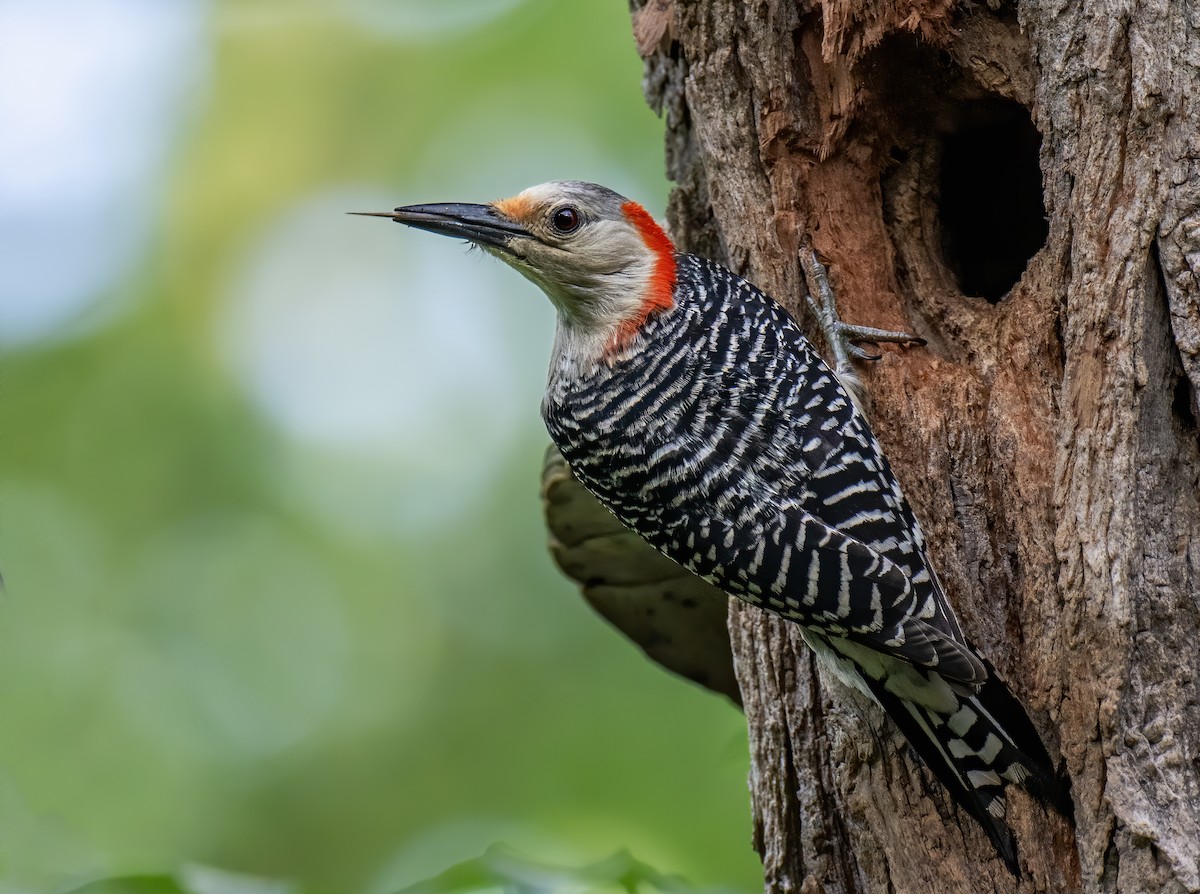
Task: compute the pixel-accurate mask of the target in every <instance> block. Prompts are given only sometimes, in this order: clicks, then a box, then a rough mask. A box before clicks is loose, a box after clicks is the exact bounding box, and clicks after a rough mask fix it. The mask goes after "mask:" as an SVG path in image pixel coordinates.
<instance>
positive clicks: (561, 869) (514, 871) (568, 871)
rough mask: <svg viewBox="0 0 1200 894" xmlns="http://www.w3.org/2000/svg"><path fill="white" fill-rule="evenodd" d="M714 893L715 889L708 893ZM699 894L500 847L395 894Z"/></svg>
mask: <svg viewBox="0 0 1200 894" xmlns="http://www.w3.org/2000/svg"><path fill="white" fill-rule="evenodd" d="M707 890H709V891H710V892H711V894H716V891H717V889H707ZM492 891H504V892H512V894H568V892H569V894H617V892H624V894H655V892H660V894H701V891H702V889H699V888H695V887H693V886H692V885H690V884H688V883H687V882H686V881H685V880H684V879H682V878H680V877H679V876H673V875H664V874H663V873H661V872H659V871H657V870H656V869H654V868H653V867H651V866H648V865H646V864H645V863H642V862H641V861H639V860H636V859H634V858H633V857H632V856H631V855H630V854H629V853H627V852H620V853H616V854H613V855H612V856H611V857H608V858H607V859H604V860H600V861H598V862H596V863H591V864H588V865H585V866H578V867H566V866H550V865H547V864H544V863H539V862H536V861H533V860H530V859H528V858H526V857H523V856H520V855H518V854H516V853H513V852H511V851H509V850H507V849H504V848H497V847H493V848H489V849H488V850H487V851H486V852H485V853H484V854H483V855H482V856H479V857H476V858H474V859H471V860H464V861H463V862H461V863H459V864H457V865H455V866H451V867H449V868H448V869H446V870H445V871H443V872H441V873H439V874H438V875H437V876H435V877H434V878H431V879H427V880H425V881H421V882H417V883H416V884H414V885H410V886H408V887H406V888H404V889H403V890H401V891H398V892H395V894H475V892H492ZM71 894H300V892H299V891H298V890H297V889H296V888H295V887H294V886H292V885H289V884H287V883H284V882H277V881H272V880H268V879H262V878H255V877H251V876H245V875H237V874H233V873H226V872H221V871H220V870H215V869H212V868H209V867H203V866H190V867H186V868H184V869H183V870H181V871H180V872H177V873H173V874H170V875H166V874H164V875H134V876H124V877H117V878H109V879H100V880H98V881H94V882H91V883H89V884H86V885H84V886H82V887H80V888H76V889H75V890H74V891H72V892H71Z"/></svg>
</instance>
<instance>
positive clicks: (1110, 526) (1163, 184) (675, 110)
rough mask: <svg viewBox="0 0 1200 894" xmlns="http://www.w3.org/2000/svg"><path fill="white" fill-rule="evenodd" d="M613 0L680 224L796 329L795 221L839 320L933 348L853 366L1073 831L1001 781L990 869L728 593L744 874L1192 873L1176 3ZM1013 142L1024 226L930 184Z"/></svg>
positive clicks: (1187, 361) (1194, 270) (781, 887)
mask: <svg viewBox="0 0 1200 894" xmlns="http://www.w3.org/2000/svg"><path fill="white" fill-rule="evenodd" d="M633 5H634V7H635V9H634V23H635V33H636V35H637V39H638V42H639V46H640V47H641V49H642V51H643V55H644V56H646V58H647V68H646V72H647V80H646V89H647V96H648V97H649V99H650V101H651V103H652V104H653V105H654V106H656V107H657V108H660V109H662V110H663V112H664V114H665V119H666V125H667V164H668V170H669V173H670V175H671V177H672V178H673V179H674V180H675V182H676V183H677V184H678V185H677V188H676V189H675V191H674V193H673V195H672V198H671V202H670V207H669V214H668V216H669V222H670V225H671V228H672V230H673V233H674V236H675V238H676V240H677V242H678V244H679V245H680V247H681V248H682V249H684V250H689V251H695V252H698V253H702V254H706V255H709V256H712V257H715V258H718V259H720V260H722V261H724V262H725V263H726V264H728V265H729V266H730V267H731V268H732V269H734V270H735V271H737V272H739V273H740V274H742V275H744V276H746V277H747V278H749V279H750V280H752V281H753V282H755V283H757V284H758V285H759V286H761V287H763V288H764V289H765V290H766V291H767V292H769V293H770V294H772V295H774V296H775V297H776V298H778V299H781V300H782V301H783V302H784V303H785V304H788V306H789V307H790V308H791V309H792V310H793V311H794V312H795V313H797V315H798V316H799V317H800V319H802V320H803V319H804V317H803V310H802V308H801V306H800V303H799V301H798V300H797V299H798V297H799V296H800V295H802V294H803V287H802V280H801V277H800V273H799V269H798V264H797V260H796V248H797V245H798V242H799V240H800V239H801V238H802V236H804V235H805V234H808V235H810V236H811V238H812V240H813V242H814V244H815V246H816V248H817V249H818V250H819V251H820V252H821V253H822V254H823V255H824V256H825V257H826V258H828V259H829V261H830V263H831V277H832V280H833V283H834V286H835V288H836V289H837V290H838V293H839V300H840V308H841V311H842V316H843V318H844V319H847V320H849V321H851V322H860V323H866V324H869V325H874V326H882V327H885V328H909V329H912V330H915V331H916V332H918V333H919V334H920V335H922V336H924V337H925V338H926V339H927V340H928V342H929V346H928V348H925V349H920V350H907V351H904V352H899V351H894V350H887V351H886V353H885V356H884V358H883V359H882V360H881V361H880V362H878V363H877V364H875V365H873V366H872V367H871V368H869V369H867V370H865V372H864V378H865V380H866V384H867V389H868V392H869V394H870V397H871V401H872V410H871V414H870V415H871V419H872V423H873V425H874V427H875V430H876V433H877V434H878V435H879V436H880V438H881V439H882V440H883V441H884V443H885V445H886V447H887V450H888V454H889V456H890V458H891V460H892V463H893V466H894V467H895V469H896V471H897V474H898V475H899V477H900V479H901V481H902V482H903V483H904V485H905V487H906V490H907V493H908V496H909V499H910V501H911V502H912V503H913V505H914V507H915V508H916V511H917V514H918V515H919V516H920V518H921V519H922V521H923V523H924V525H925V530H926V536H927V538H928V540H929V542H930V544H931V550H932V553H933V559H934V561H935V563H936V565H937V567H938V569H939V571H940V573H941V575H942V579H943V581H944V582H945V583H946V584H947V589H948V591H949V592H950V594H951V599H952V601H953V602H954V603H955V605H956V607H957V608H958V610H959V613H960V615H961V617H962V619H963V622H964V624H965V626H966V628H967V629H968V631H970V635H971V636H972V638H973V639H974V640H975V642H976V643H977V644H978V646H979V648H980V649H981V651H983V652H984V653H985V654H986V655H988V656H989V657H990V658H991V660H992V661H993V662H994V663H995V665H996V666H997V667H998V668H999V670H1000V672H1001V674H1002V675H1003V676H1005V678H1006V679H1007V680H1008V681H1009V682H1010V683H1011V684H1012V686H1013V688H1014V690H1015V691H1016V692H1017V693H1018V695H1019V696H1020V697H1021V698H1022V700H1023V701H1024V702H1025V704H1026V705H1028V706H1029V708H1030V712H1031V715H1032V716H1033V718H1034V720H1035V723H1036V724H1037V725H1038V727H1039V729H1040V730H1041V731H1042V733H1043V736H1044V738H1045V740H1046V742H1047V745H1048V746H1049V748H1050V751H1051V753H1052V754H1054V755H1056V756H1057V755H1061V757H1062V760H1063V762H1064V766H1065V768H1066V770H1067V772H1068V773H1069V775H1070V778H1071V780H1072V785H1073V793H1074V799H1075V805H1076V809H1075V819H1076V827H1075V828H1074V829H1072V828H1071V826H1070V825H1069V824H1068V823H1066V822H1064V821H1062V820H1060V819H1058V818H1056V817H1053V816H1047V815H1046V813H1045V812H1044V811H1042V810H1041V809H1040V808H1039V807H1038V806H1036V805H1035V804H1033V803H1031V802H1030V801H1029V800H1028V799H1026V798H1023V797H1022V796H1021V795H1019V794H1013V795H1012V796H1011V798H1010V820H1011V822H1012V825H1013V827H1014V829H1015V831H1016V833H1017V836H1018V841H1019V843H1020V847H1021V854H1022V862H1023V864H1024V870H1025V871H1024V873H1023V878H1022V880H1021V881H1020V882H1016V881H1014V879H1013V878H1012V877H1011V876H1009V875H1008V873H1007V872H1006V871H1005V870H1004V868H1003V866H1002V865H1001V864H1000V862H999V861H998V860H996V859H995V858H994V857H993V855H992V853H991V850H990V848H989V846H988V844H987V841H986V840H985V838H984V836H983V835H982V833H981V832H980V831H979V829H978V828H977V827H976V825H975V824H974V823H973V822H972V821H971V820H970V819H969V818H968V817H966V816H965V815H964V814H962V813H961V812H959V811H957V810H956V809H955V808H954V807H953V805H952V804H951V803H950V802H949V801H948V799H947V798H946V796H945V795H944V794H943V792H942V791H941V790H940V788H939V786H938V785H937V783H936V782H935V781H933V780H932V777H930V776H929V775H928V774H927V773H926V772H925V771H924V770H923V769H921V768H920V767H919V765H918V763H917V762H916V761H915V760H914V759H913V758H912V757H911V756H910V755H909V753H908V752H907V750H906V748H905V747H904V746H903V742H902V739H901V738H900V736H899V734H898V733H897V732H896V730H895V728H894V727H893V726H891V725H890V723H889V722H888V721H887V720H886V719H885V718H884V717H883V716H882V715H881V714H880V712H879V711H878V710H876V709H875V708H874V707H873V706H871V705H868V704H866V703H865V702H864V701H863V700H861V699H859V698H857V697H856V696H855V695H853V694H852V693H849V692H848V691H846V690H845V689H843V688H841V687H840V686H837V685H836V684H835V683H833V682H831V681H827V680H825V679H822V678H820V677H819V676H817V675H816V674H815V673H814V667H813V662H812V659H811V657H810V655H809V653H808V652H807V650H806V649H805V647H804V646H803V644H802V643H801V641H800V639H799V637H798V636H797V635H796V633H795V631H794V630H793V629H790V628H789V626H788V625H787V624H784V623H782V622H779V621H777V620H774V619H772V618H771V617H769V616H767V615H765V614H763V613H761V612H758V611H756V610H753V609H749V608H742V607H739V606H735V607H734V608H733V609H732V610H731V612H730V618H729V621H730V631H731V636H732V642H733V655H734V660H735V663H736V669H737V676H738V681H739V683H740V687H741V693H742V697H743V700H744V704H745V710H746V716H747V720H748V722H749V726H750V735H751V745H752V757H753V769H752V772H751V780H750V782H751V790H752V797H753V812H754V828H755V842H756V846H757V847H758V849H759V850H760V851H761V853H762V857H763V863H764V867H765V872H766V885H767V888H768V889H769V890H778V891H803V892H819V891H824V892H829V894H833V892H858V891H872V892H875V891H878V892H884V891H896V892H930V891H933V892H942V891H972V892H976V891H993V890H994V891H1014V890H1019V891H1054V892H1057V891H1079V890H1085V891H1094V892H1101V891H1103V892H1147V894H1149V892H1154V894H1159V892H1183V891H1192V892H1195V891H1200V864H1198V861H1200V806H1198V805H1200V699H1198V685H1200V684H1198V677H1197V675H1198V673H1200V645H1198V643H1200V595H1198V594H1200V444H1198V434H1197V400H1196V395H1197V392H1198V388H1200V280H1198V277H1200V126H1198V125H1197V114H1198V113H1197V103H1198V102H1200V6H1198V5H1197V4H1196V3H1195V2H1194V0H1151V2H1146V3H1138V4H1134V3H1131V2H1128V0H1046V2H1023V3H1021V4H1019V5H1017V6H1012V5H1008V4H1005V3H1001V2H992V3H989V5H988V6H983V5H973V4H969V3H955V2H953V0H674V2H670V0H650V3H649V5H646V4H645V3H643V2H642V0H634V4H633ZM1031 123H1032V125H1033V126H1034V127H1036V132H1034V131H1033V130H1032V128H1031V127H1030V124H1031ZM1038 134H1040V137H1041V143H1040V150H1039V149H1038V144H1037V135H1038ZM997 147H1000V149H1001V150H1002V151H1000V152H999V153H997V152H995V151H989V150H994V149H996V148H997ZM1009 155H1011V156H1013V158H1016V159H1018V160H1019V159H1020V158H1022V157H1023V158H1026V160H1027V161H1029V163H1030V164H1035V165H1036V166H1037V167H1035V168H1034V170H1035V173H1036V171H1037V170H1038V169H1040V183H1038V182H1037V178H1036V177H1035V180H1034V191H1035V192H1036V191H1037V189H1038V187H1040V192H1041V201H1042V203H1044V209H1045V221H1048V229H1047V228H1046V223H1045V221H1042V222H1040V223H1039V219H1040V218H1041V209H1040V208H1034V210H1033V211H1032V212H1030V210H1029V208H1028V207H1025V208H1024V210H1020V209H1018V210H1017V211H1013V215H1014V216H1013V218H1012V221H1011V223H1007V222H1006V224H1005V228H1002V230H1001V232H1000V233H999V234H998V235H996V236H992V237H991V241H990V242H989V241H988V237H987V235H986V220H985V218H988V217H994V215H993V212H992V211H991V210H989V209H988V207H987V206H984V205H979V204H973V203H971V202H967V203H966V206H965V207H961V205H962V203H961V202H959V204H958V205H957V206H956V204H955V203H956V200H957V199H958V198H959V197H960V196H961V195H962V194H969V193H970V190H971V189H972V188H973V187H972V186H971V184H972V183H975V184H979V183H985V184H986V183H987V182H989V181H992V180H995V181H997V182H1000V183H1002V184H1007V183H1008V182H1009V181H1008V180H1007V179H1006V178H1008V177H1009V176H1010V172H1007V171H1004V170H1001V169H1002V168H1003V167H1004V164H1005V161H1004V159H1005V158H1006V157H1008V156H1009ZM1012 182H1013V183H1014V184H1015V185H1014V186H1013V187H1012V192H1013V195H1014V201H1015V202H1017V204H1020V203H1021V201H1024V202H1025V204H1026V205H1028V198H1029V197H1028V196H1027V195H1025V192H1026V191H1027V190H1025V188H1024V187H1023V186H1021V185H1020V182H1019V177H1018V178H1016V179H1014V180H1013V181H1012ZM1006 189H1008V187H1005V188H1004V189H1002V190H1001V193H1002V195H1001V197H1000V198H1001V199H1003V193H1004V192H1005V190H1006ZM1034 198H1035V199H1036V195H1035V196H1034ZM1035 204H1036V202H1035ZM1006 221H1007V219H1006ZM981 233H982V234H983V235H982V236H981V235H980V234H981ZM981 240H982V241H981ZM1014 256H1015V263H1016V272H1015V273H1014V274H1012V275H1011V276H1010V277H1009V278H1010V279H1011V280H1012V281H1011V282H1009V281H1008V280H1007V279H1006V276H1008V274H1006V273H1005V269H1007V268H1005V265H1006V264H1007V265H1008V266H1009V267H1011V265H1012V264H1013V263H1014ZM1026 259H1028V265H1027V267H1025V266H1024V265H1025V261H1026ZM1022 268H1024V270H1023V273H1022V272H1021V270H1022ZM981 293H982V294H984V295H985V296H986V297H978V295H980V294H981ZM814 334H815V333H814Z"/></svg>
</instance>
